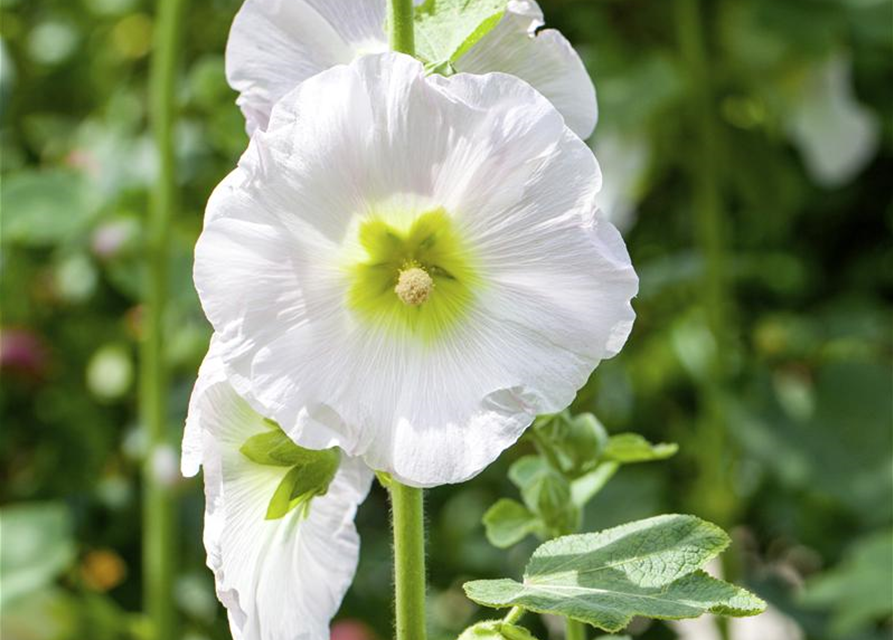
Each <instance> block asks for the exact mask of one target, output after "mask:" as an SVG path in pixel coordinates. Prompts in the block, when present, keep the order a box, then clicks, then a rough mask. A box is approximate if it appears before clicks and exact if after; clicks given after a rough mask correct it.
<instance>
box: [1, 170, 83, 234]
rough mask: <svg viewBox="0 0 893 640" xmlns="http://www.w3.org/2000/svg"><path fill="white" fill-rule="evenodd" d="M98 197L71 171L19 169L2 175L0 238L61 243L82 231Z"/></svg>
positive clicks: (80, 177)
mask: <svg viewBox="0 0 893 640" xmlns="http://www.w3.org/2000/svg"><path fill="white" fill-rule="evenodd" d="M97 205H98V200H97V198H96V197H95V195H94V194H93V193H92V192H91V191H90V189H89V187H88V185H87V181H86V180H85V179H84V177H83V176H82V175H80V174H78V173H75V172H73V171H61V170H52V171H27V172H26V171H23V172H20V173H16V174H13V175H11V176H9V177H4V179H3V188H2V190H0V212H2V213H0V219H2V227H3V232H2V236H3V242H4V243H17V244H23V245H29V246H48V245H56V244H62V243H64V242H66V241H68V240H70V239H73V238H74V237H76V236H77V235H78V234H80V233H83V232H85V231H86V229H87V228H88V226H89V225H90V223H91V222H92V220H93V217H94V214H95V213H96V212H97V210H98V207H97Z"/></svg>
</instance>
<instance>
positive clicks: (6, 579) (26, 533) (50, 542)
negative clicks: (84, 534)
mask: <svg viewBox="0 0 893 640" xmlns="http://www.w3.org/2000/svg"><path fill="white" fill-rule="evenodd" d="M0 536H2V544H0V581H2V583H3V588H2V589H0V604H2V605H4V606H5V605H6V604H7V603H8V602H9V601H11V600H13V599H15V598H17V597H18V596H23V595H25V594H28V593H32V592H34V591H36V590H38V589H40V588H41V587H43V586H45V585H46V584H48V583H49V582H51V581H52V580H54V579H55V578H56V576H58V575H59V574H60V573H62V572H63V571H64V570H65V569H67V568H68V566H69V565H70V564H71V563H72V562H73V561H74V557H75V549H74V541H73V540H72V525H71V517H70V516H69V513H68V510H67V509H66V508H65V505H63V504H61V503H29V504H19V505H12V506H7V507H3V509H0Z"/></svg>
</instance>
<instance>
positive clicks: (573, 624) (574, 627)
mask: <svg viewBox="0 0 893 640" xmlns="http://www.w3.org/2000/svg"><path fill="white" fill-rule="evenodd" d="M566 622H567V626H566V627H565V629H564V640H586V625H585V624H583V623H582V622H578V621H576V620H571V619H570V618H568V619H567V621H566Z"/></svg>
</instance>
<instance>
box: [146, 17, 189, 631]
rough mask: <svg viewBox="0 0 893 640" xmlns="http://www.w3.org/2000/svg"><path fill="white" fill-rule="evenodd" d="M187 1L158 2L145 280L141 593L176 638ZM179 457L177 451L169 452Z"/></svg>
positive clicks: (155, 625)
mask: <svg viewBox="0 0 893 640" xmlns="http://www.w3.org/2000/svg"><path fill="white" fill-rule="evenodd" d="M182 9H183V0H159V2H158V9H157V16H156V27H155V41H154V47H153V55H152V63H151V70H150V78H149V93H150V120H151V126H152V131H153V135H154V139H155V146H156V149H157V153H158V169H159V171H158V179H157V182H156V184H155V188H154V190H153V193H152V198H151V204H150V208H149V215H148V219H147V225H146V229H147V234H146V264H147V273H146V283H145V289H144V291H145V294H144V295H145V299H144V304H143V308H144V316H143V331H142V343H141V362H140V366H141V388H140V398H141V407H140V411H141V420H142V425H143V428H144V429H145V433H146V457H145V461H144V471H143V492H144V497H143V536H144V538H143V593H144V598H145V611H146V613H147V614H148V616H149V619H150V621H151V629H152V638H153V639H155V640H168V639H169V638H173V637H175V635H176V633H175V629H176V612H175V607H174V599H173V593H174V585H173V578H174V576H173V573H174V567H175V566H176V565H175V556H174V542H173V541H174V531H175V527H174V518H175V508H174V507H175V505H174V500H173V497H172V495H171V487H170V482H169V480H165V479H164V478H162V477H160V474H159V471H160V469H159V464H158V463H159V462H160V461H161V459H162V458H161V457H160V456H163V455H165V452H166V451H168V449H167V447H169V446H171V442H170V435H169V433H168V431H169V430H168V422H167V418H168V403H167V396H168V372H167V367H166V365H165V357H164V342H165V341H164V317H165V310H166V302H167V294H168V292H167V280H168V268H167V265H168V257H169V256H168V246H169V244H170V220H171V215H172V212H173V209H174V207H175V201H176V172H175V166H174V165H175V153H174V121H175V98H174V91H175V81H176V69H177V61H178V52H177V43H178V32H179V22H180V17H181V15H182ZM171 457H174V456H171Z"/></svg>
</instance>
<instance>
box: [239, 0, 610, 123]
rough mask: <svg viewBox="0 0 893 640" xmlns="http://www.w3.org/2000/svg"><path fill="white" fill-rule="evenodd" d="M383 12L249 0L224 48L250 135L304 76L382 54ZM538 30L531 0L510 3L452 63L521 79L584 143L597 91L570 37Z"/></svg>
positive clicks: (350, 3) (376, 1)
mask: <svg viewBox="0 0 893 640" xmlns="http://www.w3.org/2000/svg"><path fill="white" fill-rule="evenodd" d="M416 4H418V0H417V2H416ZM385 13H386V0H246V2H245V4H244V5H243V6H242V8H241V9H240V10H239V12H238V14H236V18H235V20H234V22H233V26H232V30H231V32H230V37H229V42H228V43H227V48H226V75H227V79H228V80H229V83H230V85H231V86H232V87H233V88H234V89H235V90H236V91H238V92H239V93H240V95H239V99H238V104H239V106H240V107H241V109H242V112H243V113H244V114H245V118H246V120H247V124H248V131H249V133H251V132H253V131H254V130H255V129H256V128H261V129H262V128H265V127H266V126H267V121H268V120H269V117H270V111H271V109H272V107H273V105H274V104H275V103H276V102H277V101H278V100H279V98H281V97H282V96H284V95H285V94H286V93H288V92H289V91H291V90H292V89H293V88H294V87H295V86H296V85H298V84H299V83H301V82H303V81H304V80H306V79H307V78H310V77H311V76H314V75H316V74H317V73H319V72H320V71H324V70H325V69H328V68H330V67H332V66H335V65H338V64H346V63H349V62H350V61H351V60H354V59H355V58H357V57H358V56H361V55H364V54H369V53H380V52H384V51H387V50H388V37H387V34H386V33H385ZM543 25H544V22H543V13H542V11H541V10H540V8H539V5H537V3H536V2H535V1H534V0H508V2H507V4H506V12H505V14H504V15H503V17H502V19H501V21H500V22H499V23H498V24H497V25H496V26H495V27H494V28H493V30H492V31H490V32H489V33H488V34H487V35H485V36H484V37H483V38H482V39H481V40H480V41H479V42H477V43H476V44H475V45H474V46H473V47H471V49H470V50H468V51H467V52H466V53H465V54H463V55H462V56H461V57H460V58H459V59H458V60H457V61H456V62H455V64H454V65H453V66H454V67H455V69H456V70H457V71H460V72H467V73H488V72H491V71H501V72H504V73H510V74H512V75H515V76H518V77H519V78H521V79H523V80H525V81H527V82H529V83H530V84H531V85H533V86H534V88H536V89H537V90H538V91H540V93H542V94H543V95H544V96H546V97H547V98H549V100H551V101H552V103H553V104H554V105H555V106H556V108H557V109H558V110H559V111H560V112H561V113H562V115H564V117H565V119H566V120H567V124H568V126H569V127H570V128H571V130H573V131H574V132H575V133H576V134H577V135H579V136H580V137H581V138H584V139H585V138H588V137H589V136H590V135H592V131H593V129H595V123H596V120H597V118H598V107H597V103H596V98H595V87H593V85H592V80H591V79H590V78H589V75H588V74H587V73H586V69H585V67H584V66H583V62H582V61H581V60H580V57H579V56H578V55H577V53H576V51H574V49H573V47H571V45H570V43H569V42H568V41H567V39H566V38H565V37H564V36H563V35H561V33H559V32H558V31H556V30H554V29H544V30H541V28H542V26H543Z"/></svg>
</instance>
